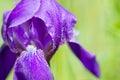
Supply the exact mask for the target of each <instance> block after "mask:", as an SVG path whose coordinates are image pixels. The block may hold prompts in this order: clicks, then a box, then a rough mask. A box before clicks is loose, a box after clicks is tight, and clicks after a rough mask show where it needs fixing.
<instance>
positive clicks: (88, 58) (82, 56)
mask: <svg viewBox="0 0 120 80" xmlns="http://www.w3.org/2000/svg"><path fill="white" fill-rule="evenodd" d="M68 44H69V46H70V48H71V49H72V51H73V52H74V54H75V55H76V56H77V57H78V59H79V60H80V61H81V62H82V63H83V65H84V66H85V67H86V68H87V69H88V70H89V71H90V72H91V73H93V74H94V75H95V76H96V77H100V69H99V64H98V63H97V61H96V57H95V55H94V54H92V53H90V52H88V51H87V50H85V49H84V48H83V47H82V46H81V45H80V44H79V43H78V42H76V41H71V42H68Z"/></svg>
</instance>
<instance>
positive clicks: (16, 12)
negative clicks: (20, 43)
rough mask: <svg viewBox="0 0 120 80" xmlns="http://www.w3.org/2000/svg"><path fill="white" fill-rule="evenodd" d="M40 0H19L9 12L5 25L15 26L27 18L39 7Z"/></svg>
mask: <svg viewBox="0 0 120 80" xmlns="http://www.w3.org/2000/svg"><path fill="white" fill-rule="evenodd" d="M39 6H40V0H29V1H28V0H21V1H20V2H19V3H18V4H17V6H16V7H15V8H14V9H13V11H12V12H11V14H10V16H9V18H8V23H7V26H10V27H15V26H18V25H20V24H22V23H23V22H25V21H27V20H29V19H30V18H32V17H33V16H34V14H35V13H36V11H37V10H38V9H39Z"/></svg>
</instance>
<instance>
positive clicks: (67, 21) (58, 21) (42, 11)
mask: <svg viewBox="0 0 120 80" xmlns="http://www.w3.org/2000/svg"><path fill="white" fill-rule="evenodd" d="M41 4H42V5H40V8H39V10H38V11H37V13H36V14H35V17H38V18H40V19H42V20H43V21H44V23H45V25H46V26H47V29H48V32H49V34H50V35H51V36H52V38H53V42H54V45H59V44H62V43H65V42H67V41H68V40H69V38H71V36H72V34H73V26H74V24H75V23H76V18H75V16H74V15H73V14H71V13H69V12H68V11H67V10H65V9H64V8H63V7H62V6H61V5H59V4H58V3H57V2H56V0H41Z"/></svg>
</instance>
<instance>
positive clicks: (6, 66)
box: [0, 44, 16, 80]
mask: <svg viewBox="0 0 120 80" xmlns="http://www.w3.org/2000/svg"><path fill="white" fill-rule="evenodd" d="M15 60H16V55H15V54H13V53H12V52H11V51H10V49H9V47H8V46H6V45H5V44H3V45H2V47H1V48H0V80H5V78H6V77H7V75H8V74H9V72H10V70H11V68H12V67H13V65H14V63H15Z"/></svg>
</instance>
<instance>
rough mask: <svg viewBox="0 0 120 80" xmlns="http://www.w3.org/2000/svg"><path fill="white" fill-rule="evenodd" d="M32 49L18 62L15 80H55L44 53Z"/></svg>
mask: <svg viewBox="0 0 120 80" xmlns="http://www.w3.org/2000/svg"><path fill="white" fill-rule="evenodd" d="M30 47H31V46H30ZM30 47H27V51H23V52H22V53H21V55H20V57H18V58H17V60H16V64H15V68H14V69H15V72H14V74H15V75H14V80H54V79H53V76H52V73H51V71H50V68H49V66H48V64H47V62H46V60H45V58H44V54H43V51H42V50H36V48H33V47H31V48H30Z"/></svg>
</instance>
